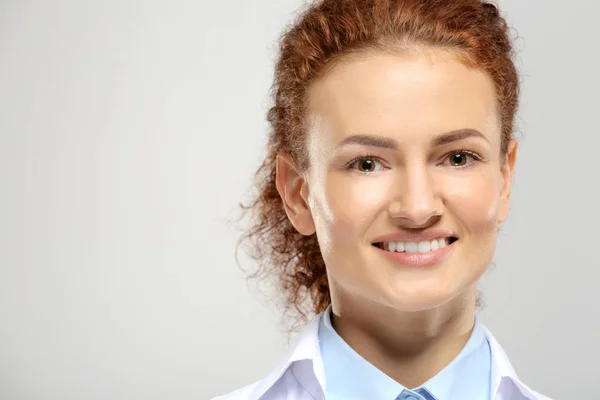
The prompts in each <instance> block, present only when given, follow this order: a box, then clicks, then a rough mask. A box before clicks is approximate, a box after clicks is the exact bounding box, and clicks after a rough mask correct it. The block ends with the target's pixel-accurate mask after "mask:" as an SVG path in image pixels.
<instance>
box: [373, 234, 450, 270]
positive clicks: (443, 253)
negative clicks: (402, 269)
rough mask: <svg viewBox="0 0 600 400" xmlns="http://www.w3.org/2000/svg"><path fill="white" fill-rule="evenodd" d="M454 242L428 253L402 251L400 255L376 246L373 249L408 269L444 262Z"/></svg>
mask: <svg viewBox="0 0 600 400" xmlns="http://www.w3.org/2000/svg"><path fill="white" fill-rule="evenodd" d="M456 242H457V240H456V241H454V242H452V243H451V244H449V245H447V246H445V247H442V248H441V249H437V250H434V251H428V252H426V253H407V252H404V251H403V252H402V253H398V252H395V251H394V252H391V251H387V250H383V249H380V248H379V247H377V246H373V247H375V249H376V250H378V251H380V252H381V253H383V255H384V256H385V257H387V258H389V259H390V260H392V261H394V262H396V263H398V264H401V265H406V266H410V267H431V266H433V265H436V264H438V263H439V262H441V261H442V260H444V258H446V257H447V256H448V255H449V254H450V253H451V252H452V251H453V250H454V244H455V243H456Z"/></svg>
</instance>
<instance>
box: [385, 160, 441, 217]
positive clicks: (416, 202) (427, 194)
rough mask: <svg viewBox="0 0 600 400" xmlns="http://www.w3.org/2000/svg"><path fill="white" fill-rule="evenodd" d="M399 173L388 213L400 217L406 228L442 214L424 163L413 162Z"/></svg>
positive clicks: (433, 184)
mask: <svg viewBox="0 0 600 400" xmlns="http://www.w3.org/2000/svg"><path fill="white" fill-rule="evenodd" d="M399 175H400V176H399V180H398V181H397V188H396V190H394V197H393V199H392V201H391V202H390V205H389V207H388V213H389V215H390V217H391V218H393V219H395V220H401V221H402V223H403V224H404V225H405V226H406V227H407V228H413V229H416V228H422V227H427V226H429V225H431V224H432V223H433V221H434V220H435V219H437V218H438V217H439V216H440V215H441V214H442V212H443V206H444V205H443V202H442V199H441V196H440V193H439V190H438V187H437V185H436V182H435V179H434V177H433V176H432V175H431V173H430V171H428V169H427V166H419V165H416V164H413V165H411V166H410V167H407V168H405V169H404V170H403V171H402V172H400V174H399Z"/></svg>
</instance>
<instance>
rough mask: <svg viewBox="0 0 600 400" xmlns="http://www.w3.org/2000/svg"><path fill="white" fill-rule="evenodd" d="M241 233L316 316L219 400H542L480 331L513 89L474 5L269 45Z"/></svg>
mask: <svg viewBox="0 0 600 400" xmlns="http://www.w3.org/2000/svg"><path fill="white" fill-rule="evenodd" d="M280 50H281V51H280V55H279V59H278V61H277V65H276V70H275V72H276V74H275V83H274V89H275V91H274V93H275V96H274V102H275V104H274V106H273V107H272V108H271V109H270V111H269V113H268V120H269V122H270V124H271V127H272V131H271V136H270V139H269V144H268V146H269V147H268V155H267V157H266V159H265V161H264V163H263V165H262V167H261V168H260V169H259V173H258V178H259V180H258V185H259V188H258V189H259V196H258V197H257V199H256V201H255V202H254V203H253V204H252V206H251V207H250V209H251V210H252V211H254V213H255V214H254V215H255V216H256V217H257V218H256V220H255V223H256V225H254V226H253V228H252V229H251V230H250V231H249V233H248V238H249V239H252V241H253V243H254V244H255V245H256V250H258V252H257V253H255V254H254V255H255V256H256V258H257V260H258V261H259V265H260V267H261V268H262V269H261V270H260V271H262V272H269V273H273V274H275V275H276V276H277V277H278V278H279V283H280V288H281V290H282V294H283V295H284V297H285V299H286V304H287V306H288V309H292V310H297V311H299V312H300V313H302V312H303V308H302V307H303V304H304V303H303V299H304V297H303V296H304V295H305V294H307V295H308V299H309V300H310V309H309V311H310V312H312V313H314V314H315V315H316V316H315V317H314V319H313V321H312V322H311V323H310V324H308V326H307V327H306V328H305V329H304V331H303V333H302V334H301V335H300V338H299V341H298V344H297V345H296V346H295V347H294V348H293V349H291V352H290V354H289V355H288V356H287V357H286V358H285V359H284V360H283V361H282V363H281V364H280V365H279V366H278V367H277V368H275V369H274V370H273V371H272V372H271V373H270V374H269V375H268V376H266V377H265V378H264V379H262V380H260V381H259V382H256V383H254V384H252V385H250V386H248V387H245V388H243V389H240V390H238V391H236V392H233V393H231V394H229V395H226V396H224V397H222V399H250V400H258V399H261V400H271V399H330V400H331V399H344V400H349V399H370V400H375V399H387V400H394V399H403V400H430V399H438V400H447V399H461V400H465V399H478V400H479V399H486V400H487V399H490V400H493V399H497V400H500V399H502V400H507V399H511V400H525V399H529V400H533V399H547V397H545V396H543V395H541V394H539V393H536V392H535V391H533V390H532V389H530V388H528V387H527V386H526V385H525V384H524V383H523V382H521V381H520V380H519V378H518V377H517V376H516V374H515V372H514V370H513V369H512V367H511V365H510V362H509V361H508V359H507V357H506V354H505V353H504V352H503V350H502V348H501V347H500V345H499V344H498V342H497V341H496V340H495V339H494V337H493V336H492V334H491V333H490V332H489V331H488V330H487V329H486V328H484V327H483V326H482V325H481V324H480V323H479V320H478V317H477V314H476V310H477V304H478V294H477V281H478V279H479V278H480V277H481V276H482V274H483V273H484V272H485V270H486V268H487V267H488V265H489V264H490V262H491V261H492V257H493V254H494V250H495V244H496V234H497V231H498V227H499V224H501V223H502V222H503V221H504V220H505V218H506V217H507V214H508V211H509V200H510V191H511V183H512V179H513V173H514V166H515V160H516V155H517V142H516V141H515V139H514V138H513V135H512V132H513V121H514V117H515V113H516V110H517V105H518V94H519V84H518V74H517V71H516V69H515V66H514V63H513V61H512V57H513V50H512V45H511V42H510V39H509V36H508V28H507V25H506V22H505V20H504V19H503V18H502V17H500V16H499V12H498V9H497V7H496V6H495V5H493V4H490V3H487V2H484V1H480V0H453V1H440V0H421V1H416V0H412V1H409V0H404V1H403V0H324V1H320V2H318V3H315V4H313V5H312V6H311V7H309V8H308V9H307V10H306V11H305V12H304V13H303V14H302V15H301V16H300V18H299V19H298V20H297V22H296V23H295V25H293V26H292V27H291V28H289V29H288V31H287V32H286V33H285V34H284V36H283V37H282V39H281V48H280Z"/></svg>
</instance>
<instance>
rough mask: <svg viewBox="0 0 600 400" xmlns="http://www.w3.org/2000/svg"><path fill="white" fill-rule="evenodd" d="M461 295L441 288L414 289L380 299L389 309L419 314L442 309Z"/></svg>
mask: <svg viewBox="0 0 600 400" xmlns="http://www.w3.org/2000/svg"><path fill="white" fill-rule="evenodd" d="M458 295H459V293H457V292H454V291H452V292H449V291H447V290H443V289H441V288H437V289H436V288H429V289H421V290H415V289H414V288H407V287H404V288H397V289H396V290H393V292H392V293H389V294H388V295H387V296H386V298H385V299H380V301H383V302H384V304H385V305H387V306H388V307H391V308H394V309H396V310H398V311H403V312H419V311H426V310H433V309H436V308H439V307H442V306H443V305H444V304H446V303H448V302H449V301H451V300H452V299H454V298H456V297H457V296H458Z"/></svg>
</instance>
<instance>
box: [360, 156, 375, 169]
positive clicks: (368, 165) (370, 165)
mask: <svg viewBox="0 0 600 400" xmlns="http://www.w3.org/2000/svg"><path fill="white" fill-rule="evenodd" d="M358 170H359V171H360V172H373V171H374V170H375V162H374V161H373V160H371V159H369V158H367V159H365V160H360V161H359V162H358Z"/></svg>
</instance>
